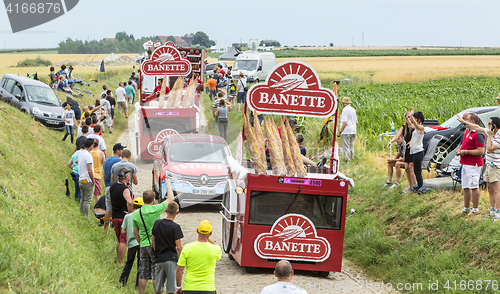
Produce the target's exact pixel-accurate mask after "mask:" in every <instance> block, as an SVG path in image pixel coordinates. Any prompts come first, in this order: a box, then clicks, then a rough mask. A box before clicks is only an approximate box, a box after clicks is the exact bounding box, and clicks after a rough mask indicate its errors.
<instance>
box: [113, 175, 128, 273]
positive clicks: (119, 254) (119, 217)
mask: <svg viewBox="0 0 500 294" xmlns="http://www.w3.org/2000/svg"><path fill="white" fill-rule="evenodd" d="M131 172H132V171H131V170H130V169H128V168H126V167H125V168H121V169H120V171H119V172H118V182H116V183H114V184H113V185H111V188H110V189H109V193H110V195H111V209H112V212H111V214H112V215H113V228H114V229H115V235H116V263H117V264H118V266H123V258H124V257H125V253H126V251H127V235H124V234H122V224H123V218H124V217H125V214H126V213H127V212H128V213H131V212H132V211H134V209H133V205H134V202H133V197H132V194H131V193H130V190H129V189H128V186H129V184H130V178H131Z"/></svg>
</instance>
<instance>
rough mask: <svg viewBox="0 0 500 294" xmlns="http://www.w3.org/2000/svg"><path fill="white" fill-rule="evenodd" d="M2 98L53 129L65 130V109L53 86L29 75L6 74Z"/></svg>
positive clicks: (0, 85)
mask: <svg viewBox="0 0 500 294" xmlns="http://www.w3.org/2000/svg"><path fill="white" fill-rule="evenodd" d="M0 100H2V101H4V102H6V103H9V104H10V105H12V106H13V107H15V108H18V109H19V110H21V111H22V112H25V113H27V114H28V115H31V116H32V117H33V118H35V119H36V120H37V121H39V122H41V123H42V124H43V125H45V126H47V127H48V128H51V129H57V130H64V129H65V124H64V119H63V111H64V109H63V108H62V107H61V102H60V101H59V98H57V95H56V94H55V93H54V91H53V90H52V88H50V87H49V86H47V85H46V84H44V83H42V82H40V81H36V80H33V79H30V78H27V77H23V76H18V75H13V74H5V75H3V77H2V79H1V80H0Z"/></svg>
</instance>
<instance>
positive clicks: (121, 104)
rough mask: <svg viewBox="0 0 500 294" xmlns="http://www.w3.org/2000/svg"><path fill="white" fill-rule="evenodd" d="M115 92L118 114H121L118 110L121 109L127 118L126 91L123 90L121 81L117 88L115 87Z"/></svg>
mask: <svg viewBox="0 0 500 294" xmlns="http://www.w3.org/2000/svg"><path fill="white" fill-rule="evenodd" d="M115 94H116V102H117V103H118V114H120V115H121V111H120V110H123V111H124V112H125V118H128V112H127V91H126V90H125V87H124V85H123V83H120V84H119V87H118V89H116V91H115Z"/></svg>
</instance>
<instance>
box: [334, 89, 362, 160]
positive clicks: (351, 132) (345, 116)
mask: <svg viewBox="0 0 500 294" xmlns="http://www.w3.org/2000/svg"><path fill="white" fill-rule="evenodd" d="M342 105H343V106H344V109H343V110H342V114H341V115H340V130H339V132H338V133H337V137H340V138H341V142H342V158H343V159H344V162H347V161H350V160H351V159H353V158H354V139H356V125H357V124H358V117H357V116H356V110H354V108H352V107H351V99H349V97H344V98H343V99H342Z"/></svg>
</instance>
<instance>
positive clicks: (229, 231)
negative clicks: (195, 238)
mask: <svg viewBox="0 0 500 294" xmlns="http://www.w3.org/2000/svg"><path fill="white" fill-rule="evenodd" d="M229 202H230V192H229V191H225V192H224V194H223V195H222V203H223V204H224V206H225V207H226V208H227V207H229ZM224 216H225V217H226V218H230V219H231V221H234V215H229V213H227V211H225V210H224ZM226 218H222V249H223V250H224V252H225V253H229V252H230V251H231V245H232V244H233V233H234V223H233V222H228V221H226ZM229 256H231V255H229ZM230 258H231V257H230ZM233 259H234V258H233Z"/></svg>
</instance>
